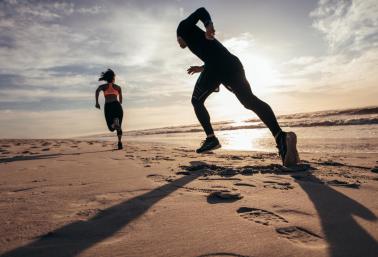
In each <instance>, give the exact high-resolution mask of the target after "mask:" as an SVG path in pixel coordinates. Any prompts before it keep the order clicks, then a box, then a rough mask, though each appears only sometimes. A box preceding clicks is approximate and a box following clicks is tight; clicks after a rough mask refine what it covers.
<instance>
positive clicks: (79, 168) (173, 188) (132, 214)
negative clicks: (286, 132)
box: [0, 140, 378, 257]
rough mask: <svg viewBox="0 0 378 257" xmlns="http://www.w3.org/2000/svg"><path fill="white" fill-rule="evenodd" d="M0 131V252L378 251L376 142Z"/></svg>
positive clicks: (365, 255) (364, 254) (361, 254)
mask: <svg viewBox="0 0 378 257" xmlns="http://www.w3.org/2000/svg"><path fill="white" fill-rule="evenodd" d="M114 147H115V145H114V143H111V142H101V141H96V140H92V141H84V140H1V141H0V194H1V197H0V221H1V227H0V235H1V236H0V257H5V256H7V257H8V256H23V257H24V256H27V257H30V256H49V257H50V256H51V257H52V256H193V257H194V256H254V257H256V256H265V257H272V256H288V257H289V256H290V257H292V256H305V257H311V256H332V257H334V256H340V257H341V256H342V257H348V256H353V257H357V256H358V257H369V256H372V257H373V256H378V243H377V242H378V222H377V215H378V194H377V192H378V173H377V172H378V170H377V166H378V157H377V155H376V154H348V153H343V154H314V153H301V157H302V159H303V162H302V164H301V165H300V166H299V167H297V168H296V169H295V170H289V169H286V168H284V167H282V166H281V165H280V161H279V159H278V157H277V155H276V154H273V153H263V152H236V151H224V150H217V151H216V152H214V153H212V154H205V155H198V154H196V153H194V151H193V149H192V148H189V147H177V146H174V145H168V144H159V143H148V142H128V143H125V149H123V150H121V151H114V150H113V148H114Z"/></svg>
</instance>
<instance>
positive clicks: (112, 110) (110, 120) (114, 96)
mask: <svg viewBox="0 0 378 257" xmlns="http://www.w3.org/2000/svg"><path fill="white" fill-rule="evenodd" d="M98 80H99V81H102V80H104V81H106V82H107V83H106V84H103V85H100V86H98V88H97V90H96V105H95V106H96V108H98V109H100V104H99V103H98V96H99V94H100V91H103V92H104V97H105V105H104V113H105V120H106V124H107V125H108V128H109V130H110V131H112V132H113V131H114V130H116V131H117V136H118V149H122V148H123V146H122V141H121V139H122V128H121V126H122V118H123V110H122V106H121V104H122V90H121V87H120V86H118V85H116V84H114V81H115V73H114V71H112V70H111V69H108V70H107V71H105V72H102V73H101V77H100V78H99V79H98ZM118 98H119V100H118Z"/></svg>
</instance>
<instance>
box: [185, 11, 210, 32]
mask: <svg viewBox="0 0 378 257" xmlns="http://www.w3.org/2000/svg"><path fill="white" fill-rule="evenodd" d="M199 20H200V21H202V23H203V25H205V27H207V26H208V25H209V24H210V23H212V21H211V17H210V14H209V13H208V11H207V10H206V9H205V8H204V7H201V8H199V9H197V10H196V11H195V12H194V13H192V14H191V15H189V17H188V18H186V19H185V20H183V22H184V23H185V24H186V25H192V26H193V25H196V24H197V22H198V21H199Z"/></svg>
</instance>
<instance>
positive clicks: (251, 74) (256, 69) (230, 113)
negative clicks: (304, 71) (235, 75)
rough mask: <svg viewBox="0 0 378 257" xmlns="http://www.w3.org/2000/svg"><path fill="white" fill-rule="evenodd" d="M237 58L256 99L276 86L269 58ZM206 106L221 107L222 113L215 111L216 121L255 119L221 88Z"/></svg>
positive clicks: (275, 77) (254, 56)
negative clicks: (241, 64)
mask: <svg viewBox="0 0 378 257" xmlns="http://www.w3.org/2000/svg"><path fill="white" fill-rule="evenodd" d="M239 56H240V57H241V58H240V59H241V62H242V63H243V66H244V70H245V72H246V77H247V80H248V81H249V84H250V86H251V89H252V92H253V93H254V94H256V95H257V96H258V97H259V96H260V95H264V94H265V93H267V92H268V90H269V88H270V87H272V86H274V85H275V84H277V82H278V79H277V77H278V76H277V72H276V71H275V69H274V63H273V62H272V61H270V59H269V58H267V57H263V56H261V55H257V54H252V53H251V54H244V55H239ZM208 105H209V107H210V109H216V110H219V108H220V106H222V112H221V113H219V111H217V112H216V113H217V114H215V118H216V119H217V120H221V119H223V120H234V121H235V122H238V123H241V122H243V121H244V120H245V119H249V118H255V117H257V116H255V115H254V114H253V113H252V112H251V111H250V110H247V109H245V108H244V107H243V105H242V104H241V103H240V102H239V101H238V99H237V98H236V97H235V95H234V94H232V93H230V92H228V90H227V89H225V88H222V89H221V91H220V93H217V94H214V96H212V97H211V99H209V101H208Z"/></svg>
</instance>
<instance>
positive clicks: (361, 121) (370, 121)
mask: <svg viewBox="0 0 378 257" xmlns="http://www.w3.org/2000/svg"><path fill="white" fill-rule="evenodd" d="M375 124H378V118H357V119H347V120H342V119H339V120H315V121H311V120H304V121H292V122H291V121H288V122H280V126H281V127H325V126H350V125H375ZM222 125H223V124H222ZM258 128H266V126H265V124H263V123H262V122H260V123H254V124H248V123H246V124H245V125H240V126H220V127H218V128H216V130H220V131H224V130H239V129H258ZM202 131H203V130H202V128H200V127H196V128H193V127H192V128H190V127H188V126H187V127H186V128H182V127H176V128H170V129H155V130H141V131H131V132H128V134H129V135H159V134H178V133H196V132H202Z"/></svg>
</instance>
